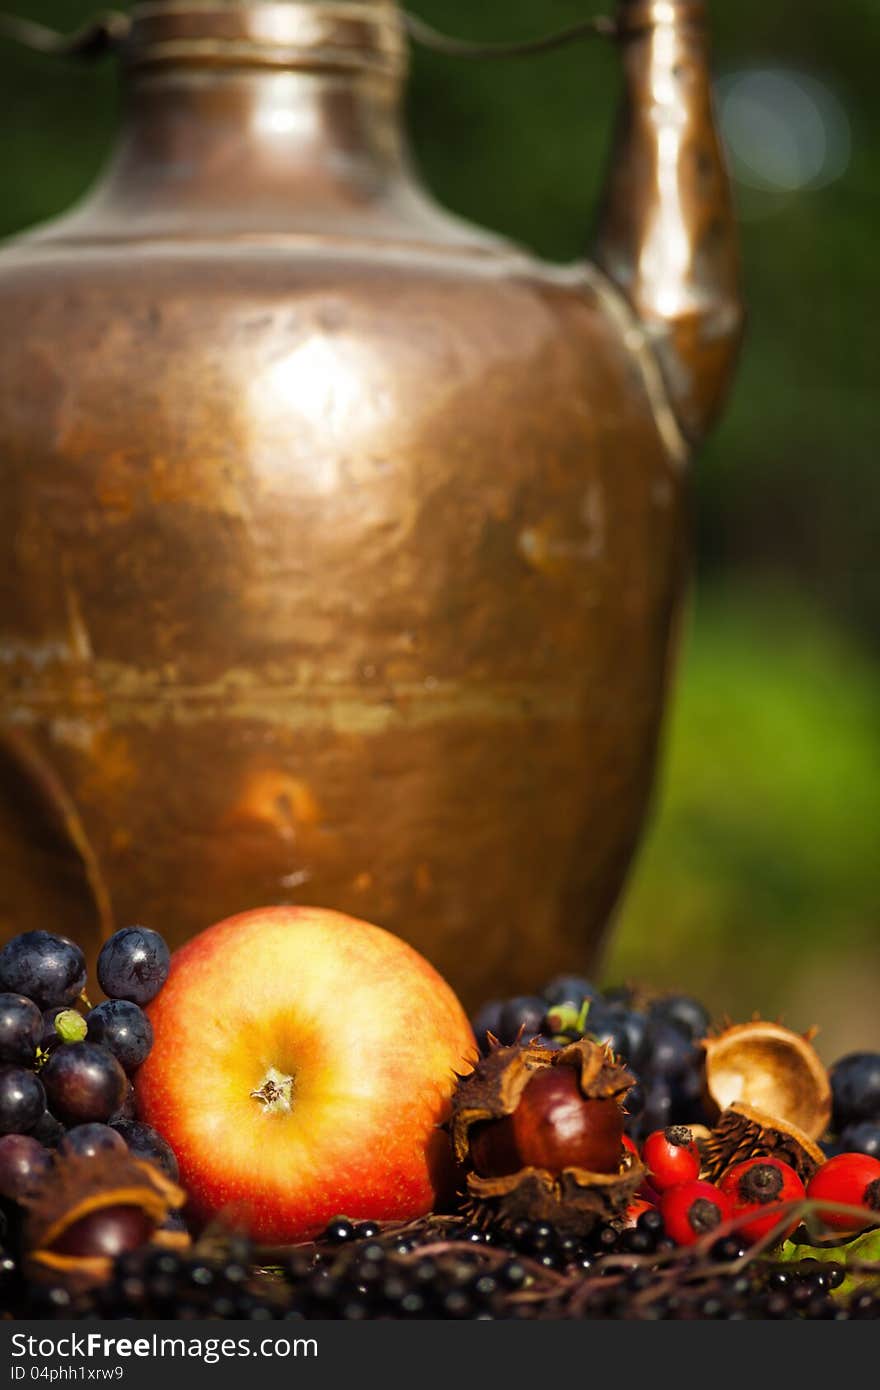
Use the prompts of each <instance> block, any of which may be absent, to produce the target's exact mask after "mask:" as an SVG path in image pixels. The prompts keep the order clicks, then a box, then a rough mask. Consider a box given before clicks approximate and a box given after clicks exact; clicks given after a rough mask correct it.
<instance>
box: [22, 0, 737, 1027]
mask: <svg viewBox="0 0 880 1390" xmlns="http://www.w3.org/2000/svg"><path fill="white" fill-rule="evenodd" d="M617 18H618V25H617V37H618V40H619V46H620V50H621V53H622V57H623V63H624V67H625V73H626V88H625V96H624V99H623V110H622V113H621V118H620V123H619V130H618V135H617V137H616V144H615V146H614V150H613V153H612V158H611V162H610V172H609V177H608V183H607V188H606V190H605V195H604V202H603V210H602V216H601V221H600V228H599V233H598V241H597V257H596V262H595V263H588V262H586V261H585V262H583V263H582V264H578V265H575V266H573V267H571V268H567V269H564V270H560V269H558V268H552V267H548V266H545V265H542V264H540V263H539V262H537V261H536V260H535V259H534V258H533V257H532V256H531V255H529V254H527V253H526V252H524V251H522V250H520V249H518V248H517V247H515V246H512V245H510V244H508V243H507V242H505V241H503V240H501V239H499V238H498V237H496V236H492V235H490V234H488V233H486V232H483V231H481V230H478V229H476V228H474V227H471V226H469V225H467V224H465V223H463V222H461V221H459V220H458V219H456V218H453V217H451V216H449V215H448V214H446V213H445V212H443V211H442V210H441V209H440V208H438V207H437V206H436V205H435V204H434V203H433V202H432V201H431V199H430V198H429V197H428V195H427V194H426V193H425V192H424V191H423V189H422V188H421V187H420V186H419V184H418V182H417V181H416V179H415V178H414V175H413V172H412V170H411V168H410V164H409V161H408V157H407V153H406V148H405V141H404V136H403V134H402V130H401V125H400V110H399V108H400V95H401V88H402V83H403V79H404V69H405V64H406V48H407V45H406V42H405V39H404V31H403V28H402V25H401V17H400V14H399V12H398V10H397V8H396V6H395V4H393V3H391V0H356V2H355V3H352V2H351V0H349V2H348V3H343V4H333V3H290V2H289V0H278V3H265V4H264V3H252V4H245V3H217V4H216V5H211V4H205V3H203V2H199V3H197V0H192V4H188V3H187V0H174V2H173V3H161V2H159V0H157V3H151V4H145V5H142V6H140V7H139V8H137V9H136V10H135V12H134V22H133V25H132V28H131V31H130V34H129V37H128V38H127V40H126V43H125V49H124V55H123V60H124V66H125V90H126V118H125V122H124V125H123V129H122V132H121V135H120V138H119V143H118V145H117V148H116V152H115V155H114V157H113V159H112V162H111V164H110V167H109V169H108V170H107V172H106V174H105V175H104V177H103V179H102V180H101V182H100V183H99V184H98V186H97V187H96V188H95V189H94V191H93V192H92V194H91V195H90V197H89V198H88V199H87V200H86V201H85V202H84V203H83V204H81V205H80V206H78V207H77V208H75V209H74V210H73V211H72V212H70V213H69V214H67V215H66V216H64V217H62V218H60V219H59V220H58V221H55V222H53V223H52V224H50V225H48V226H44V227H41V228H39V229H38V230H36V231H33V232H31V233H29V234H28V235H26V236H23V237H21V238H20V239H18V240H17V241H16V242H15V243H13V244H11V245H10V246H9V247H7V249H6V250H5V251H4V252H3V254H2V256H0V316H2V322H3V324H4V332H3V335H2V339H0V468H2V475H0V476H2V499H3V519H4V528H5V529H4V542H5V543H4V546H3V550H2V585H0V654H2V727H3V736H2V754H0V772H2V781H0V785H2V795H0V920H2V926H3V931H4V932H6V933H7V934H9V933H11V932H13V931H17V930H21V929H23V928H25V927H30V926H37V925H39V926H43V927H47V926H49V927H55V928H59V929H64V930H67V931H68V932H70V933H75V934H76V935H77V936H78V937H80V939H82V940H83V941H88V942H90V943H91V944H92V946H93V947H94V946H95V945H97V943H98V942H99V940H100V938H101V936H102V934H106V933H107V932H108V931H109V930H111V929H112V927H113V925H114V924H119V923H124V922H130V921H133V920H140V921H145V922H148V923H150V924H152V925H155V926H156V927H158V928H159V929H160V930H162V931H163V932H165V933H166V934H167V935H168V937H169V938H170V940H171V941H172V942H174V943H178V942H180V941H182V940H184V939H185V938H186V937H188V936H189V935H191V934H192V933H193V932H195V931H197V930H198V929H199V928H201V927H203V926H206V925H207V924H208V923H210V922H211V921H213V920H215V919H217V918H219V917H222V916H224V915H226V914H228V913H231V912H235V911H237V910H239V909H244V908H249V907H253V906H255V905H258V904H265V903H271V902H283V901H295V902H304V903H319V904H323V905H326V906H331V907H335V908H339V909H341V910H343V911H345V912H349V913H352V914H355V915H357V916H360V917H366V918H371V919H373V920H375V921H376V922H379V923H382V924H384V925H386V926H388V927H390V928H391V929H393V930H394V931H397V932H399V933H400V934H401V935H403V936H404V937H406V938H407V939H408V940H410V941H412V942H413V943H414V944H415V945H416V946H417V947H419V948H420V949H422V950H423V951H425V952H426V953H427V955H428V956H429V957H430V958H431V959H432V960H433V961H434V962H435V963H436V964H437V966H438V967H439V968H440V969H441V970H442V971H444V972H445V973H446V974H447V975H448V977H449V978H450V980H451V981H452V982H453V983H454V984H455V985H456V986H457V987H458V988H459V989H460V990H462V992H463V994H464V995H465V997H466V998H469V999H471V1000H473V999H475V998H477V997H478V996H480V995H481V994H483V993H484V991H486V990H487V989H488V988H490V987H491V988H492V990H493V991H496V992H497V991H499V990H503V989H515V988H517V987H520V986H524V985H525V984H526V983H527V982H534V980H536V979H538V978H540V976H541V974H542V972H545V971H546V972H549V971H551V970H553V969H555V968H557V967H571V966H575V965H587V964H588V963H589V961H590V959H591V957H592V956H594V955H595V952H596V950H597V948H598V946H599V944H600V942H601V939H602V934H603V931H604V928H605V925H606V923H607V920H608V916H609V912H610V910H611V908H612V906H613V904H614V901H615V899H616V897H617V894H618V891H619V889H620V886H621V883H622V880H623V877H624V874H625V871H626V868H627V865H628V863H629V860H630V857H631V855H632V852H633V849H634V846H635V844H636V841H637V838H638V834H639V830H640V827H641V824H642V819H643V816H644V813H645V806H646V801H647V798H648V794H649V790H650V787H651V780H652V772H653V766H654V757H655V749H656V744H657V732H658V724H659V721H660V716H661V711H662V707H663V702H664V695H665V691H666V685H667V681H668V677H669V668H670V659H671V651H672V648H673V646H674V642H673V634H674V631H675V617H676V612H677V609H678V604H679V599H680V596H681V593H682V587H683V584H684V581H685V577H686V570H687V562H686V552H687V545H686V537H687V526H686V517H685V493H686V490H687V474H688V461H689V458H690V456H691V453H692V450H693V448H694V446H695V445H696V444H697V443H698V442H699V440H700V439H701V437H702V436H703V434H704V433H705V431H706V429H707V427H708V426H709V424H710V423H711V421H712V420H713V418H714V417H715V415H716V413H717V411H718V409H719V407H720V405H721V403H722V400H723V397H724V394H725V391H726V388H727V385H728V380H729V377H730V373H731V369H732V364H733V360H734V357H735V353H736V348H737V343H738V339H739V335H740V325H741V310H740V302H739V295H738V288H737V257H736V249H735V235H734V226H733V217H732V213H731V206H730V201H729V193H728V187H727V181H726V177H725V172H724V167H723V163H722V158H721V155H720V151H719V146H718V139H717V135H716V132H715V128H714V125H713V119H712V112H711V104H710V88H709V75H708V68H707V56H706V36H705V28H704V6H703V4H702V3H683V0H647V3H642V0H622V2H621V3H620V5H619V8H618V16H617Z"/></svg>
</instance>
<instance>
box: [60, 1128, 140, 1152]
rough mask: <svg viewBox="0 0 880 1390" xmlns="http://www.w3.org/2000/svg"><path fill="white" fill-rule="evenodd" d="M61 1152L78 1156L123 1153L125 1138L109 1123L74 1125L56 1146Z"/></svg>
mask: <svg viewBox="0 0 880 1390" xmlns="http://www.w3.org/2000/svg"><path fill="white" fill-rule="evenodd" d="M58 1151H59V1153H61V1154H76V1155H77V1156H78V1157H80V1158H95V1157H97V1155H98V1154H104V1153H125V1140H124V1139H123V1137H122V1135H121V1134H119V1133H118V1132H117V1131H116V1130H115V1129H111V1128H110V1126H109V1125H102V1124H94V1123H92V1124H85V1125H74V1126H73V1129H69V1130H68V1131H67V1133H66V1134H65V1136H64V1138H63V1139H62V1141H61V1143H60V1144H59V1146H58Z"/></svg>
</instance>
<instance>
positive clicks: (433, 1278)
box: [27, 1212, 880, 1321]
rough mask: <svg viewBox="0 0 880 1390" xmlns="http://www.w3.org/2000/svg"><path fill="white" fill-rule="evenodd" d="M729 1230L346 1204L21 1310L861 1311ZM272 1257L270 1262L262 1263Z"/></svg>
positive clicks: (136, 1263)
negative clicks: (384, 1223) (669, 1229)
mask: <svg viewBox="0 0 880 1390" xmlns="http://www.w3.org/2000/svg"><path fill="white" fill-rule="evenodd" d="M745 1256H746V1252H745V1250H744V1247H743V1246H742V1244H741V1243H740V1242H739V1240H738V1239H737V1238H736V1237H733V1236H731V1237H727V1238H725V1239H723V1240H720V1241H718V1242H717V1244H716V1245H715V1247H714V1248H713V1249H712V1251H711V1252H710V1253H709V1255H708V1256H706V1257H703V1258H697V1257H696V1256H695V1255H694V1254H693V1253H690V1252H684V1251H681V1250H679V1249H677V1248H676V1247H675V1245H674V1243H673V1242H672V1241H670V1240H669V1239H668V1238H667V1237H666V1235H665V1233H664V1231H663V1223H662V1218H660V1217H659V1214H658V1213H657V1212H645V1213H644V1214H643V1215H642V1216H641V1217H640V1218H639V1221H638V1222H637V1224H636V1225H635V1226H634V1227H628V1228H620V1227H617V1226H613V1225H602V1226H600V1227H598V1228H597V1229H596V1230H595V1231H593V1232H592V1233H591V1235H590V1236H589V1237H587V1238H585V1239H582V1240H578V1239H576V1238H574V1237H568V1236H564V1235H561V1234H560V1233H559V1232H557V1231H555V1230H554V1229H553V1228H552V1227H549V1226H548V1225H547V1224H546V1223H544V1222H525V1221H523V1222H519V1223H517V1225H516V1226H514V1227H513V1228H511V1229H503V1230H502V1229H497V1228H492V1227H490V1228H488V1229H486V1230H478V1229H476V1228H475V1227H470V1226H468V1225H467V1224H466V1223H465V1222H464V1221H462V1220H460V1219H455V1218H446V1219H436V1218H435V1219H430V1218H429V1219H427V1220H425V1221H424V1222H420V1223H418V1224H416V1225H413V1226H409V1227H406V1228H403V1229H399V1230H397V1231H394V1230H388V1229H382V1228H380V1227H378V1226H377V1225H376V1224H375V1223H371V1222H360V1223H357V1222H352V1221H348V1220H346V1219H345V1218H343V1217H340V1218H337V1219H336V1220H335V1221H333V1222H331V1223H330V1225H329V1226H328V1227H327V1229H326V1231H325V1232H324V1234H323V1236H322V1237H321V1239H320V1240H319V1241H317V1242H316V1243H315V1245H314V1246H311V1247H298V1248H294V1249H291V1250H289V1251H288V1252H286V1253H285V1252H281V1251H278V1252H271V1253H270V1252H263V1251H260V1250H259V1249H255V1248H254V1247H252V1246H251V1245H250V1244H249V1243H248V1242H247V1241H246V1240H244V1239H239V1238H232V1239H230V1240H229V1241H227V1242H226V1243H225V1244H224V1246H223V1247H222V1249H216V1250H215V1251H214V1253H206V1252H204V1251H200V1250H198V1249H196V1250H190V1251H183V1252H179V1251H170V1250H160V1249H156V1248H155V1247H154V1248H150V1247H147V1248H145V1249H141V1250H137V1251H132V1252H130V1253H128V1254H125V1255H121V1256H120V1257H119V1258H118V1259H117V1261H116V1263H115V1265H114V1269H113V1274H112V1277H111V1278H110V1280H109V1281H108V1282H106V1283H104V1284H102V1285H101V1286H100V1287H99V1288H97V1289H95V1290H93V1291H92V1292H91V1293H90V1294H88V1295H81V1296H79V1297H78V1298H75V1297H73V1296H72V1295H71V1294H70V1293H69V1292H68V1291H67V1290H65V1289H64V1288H63V1287H45V1288H36V1289H33V1290H31V1291H29V1296H28V1302H27V1312H28V1314H29V1315H31V1316H36V1317H42V1318H49V1317H80V1318H82V1317H94V1316H98V1317H101V1318H170V1317H174V1318H178V1319H183V1320H188V1319H198V1318H222V1319H246V1320H250V1321H264V1320H270V1319H288V1320H307V1321H311V1320H313V1319H319V1320H320V1319H342V1320H345V1321H362V1320H367V1319H376V1318H383V1319H387V1318H393V1319H408V1318H432V1319H438V1318H439V1319H477V1320H486V1319H493V1320H498V1319H524V1318H528V1319H533V1318H554V1319H559V1318H572V1317H576V1318H617V1319H646V1320H667V1319H670V1320H678V1319H688V1320H690V1319H694V1318H708V1319H732V1320H743V1319H755V1318H769V1319H785V1318H799V1319H832V1318H833V1319H836V1320H840V1319H848V1318H851V1319H859V1320H861V1319H866V1318H877V1317H878V1316H880V1298H878V1295H877V1292H876V1291H875V1290H872V1289H871V1288H870V1287H868V1286H865V1287H863V1288H861V1289H859V1290H857V1291H856V1293H855V1294H854V1295H853V1296H851V1297H850V1298H849V1299H847V1300H841V1299H840V1298H839V1297H834V1296H833V1295H834V1294H835V1291H837V1290H839V1289H840V1286H841V1284H842V1282H843V1280H844V1278H845V1271H844V1269H843V1267H842V1266H841V1265H839V1264H834V1263H825V1262H821V1261H819V1260H804V1261H802V1262H801V1263H800V1264H798V1265H771V1264H768V1263H766V1262H765V1261H764V1260H760V1259H758V1260H750V1259H748V1258H745ZM267 1261H268V1263H267Z"/></svg>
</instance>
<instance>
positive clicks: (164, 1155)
mask: <svg viewBox="0 0 880 1390" xmlns="http://www.w3.org/2000/svg"><path fill="white" fill-rule="evenodd" d="M113 1128H114V1129H115V1130H116V1132H117V1134H121V1135H122V1137H123V1139H124V1140H125V1142H126V1144H127V1145H128V1147H129V1150H130V1152H131V1153H133V1154H134V1156H135V1158H143V1159H146V1160H147V1162H149V1163H155V1164H156V1166H157V1167H158V1168H161V1169H162V1171H163V1172H165V1173H167V1174H168V1176H169V1178H171V1180H172V1182H176V1181H177V1179H178V1176H179V1173H178V1167H177V1158H176V1157H175V1154H174V1150H173V1149H172V1147H171V1145H170V1144H169V1143H168V1141H167V1139H163V1138H162V1135H161V1134H160V1133H159V1131H158V1130H156V1129H153V1126H152V1125H146V1124H144V1123H143V1122H142V1121H141V1120H115V1121H114V1122H113Z"/></svg>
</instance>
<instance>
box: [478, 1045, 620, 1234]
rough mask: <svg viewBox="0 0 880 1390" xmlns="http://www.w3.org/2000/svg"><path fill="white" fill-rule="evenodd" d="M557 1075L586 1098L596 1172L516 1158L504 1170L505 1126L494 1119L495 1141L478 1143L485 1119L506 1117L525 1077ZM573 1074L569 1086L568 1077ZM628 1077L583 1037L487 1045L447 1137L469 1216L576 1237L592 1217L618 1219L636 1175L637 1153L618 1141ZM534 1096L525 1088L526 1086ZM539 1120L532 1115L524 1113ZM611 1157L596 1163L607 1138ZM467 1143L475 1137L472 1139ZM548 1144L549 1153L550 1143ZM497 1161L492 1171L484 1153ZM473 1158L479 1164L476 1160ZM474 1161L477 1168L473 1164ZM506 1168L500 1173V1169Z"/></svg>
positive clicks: (519, 1101)
mask: <svg viewBox="0 0 880 1390" xmlns="http://www.w3.org/2000/svg"><path fill="white" fill-rule="evenodd" d="M562 1072H564V1073H565V1083H564V1087H563V1090H565V1091H568V1090H571V1089H576V1094H577V1096H578V1097H579V1098H580V1099H581V1100H582V1101H583V1103H584V1104H585V1105H589V1104H594V1105H595V1110H594V1111H590V1112H589V1114H590V1116H591V1117H592V1116H595V1120H596V1139H597V1142H596V1153H597V1155H599V1156H600V1158H601V1160H602V1161H601V1166H602V1167H607V1168H608V1169H609V1171H604V1172H603V1171H596V1169H595V1168H594V1167H591V1168H587V1167H583V1166H578V1165H576V1164H573V1165H570V1166H564V1167H560V1168H553V1169H551V1168H549V1167H543V1166H538V1165H536V1164H525V1165H523V1166H522V1167H519V1168H516V1169H515V1171H509V1168H510V1164H509V1163H507V1162H505V1161H503V1160H505V1159H507V1158H509V1157H510V1155H511V1153H515V1152H517V1149H516V1147H514V1148H511V1145H512V1143H513V1140H512V1138H511V1135H512V1128H511V1127H510V1126H508V1127H503V1126H499V1128H498V1129H497V1131H496V1134H497V1135H500V1136H501V1138H500V1142H495V1136H494V1135H493V1142H492V1143H491V1144H488V1145H487V1144H486V1142H485V1138H486V1134H487V1131H489V1130H490V1126H491V1125H492V1123H493V1122H499V1121H506V1120H507V1119H508V1118H510V1119H511V1120H513V1119H514V1117H515V1116H516V1113H517V1112H518V1111H519V1110H520V1107H521V1106H524V1105H526V1106H529V1107H530V1108H531V1107H532V1102H531V1101H525V1102H524V1094H525V1092H526V1089H527V1088H528V1087H529V1084H530V1082H532V1081H533V1080H535V1079H536V1078H537V1077H540V1076H541V1075H542V1074H556V1073H558V1074H559V1075H560V1076H561V1075H562ZM569 1075H570V1076H571V1077H573V1078H574V1082H575V1088H572V1086H571V1083H570V1082H569V1079H568V1078H569ZM634 1084H635V1079H634V1077H633V1076H632V1075H631V1074H630V1073H629V1072H628V1071H626V1069H625V1068H624V1067H623V1066H621V1065H620V1063H619V1062H618V1061H617V1060H616V1059H615V1058H614V1056H613V1054H612V1053H611V1051H610V1050H609V1049H608V1048H607V1047H603V1046H600V1045H599V1044H597V1043H594V1042H590V1041H589V1040H587V1039H582V1040H580V1041H579V1042H575V1043H572V1044H571V1045H570V1046H569V1047H566V1048H562V1049H559V1050H554V1049H552V1048H548V1047H545V1046H543V1045H542V1044H541V1043H540V1042H538V1041H535V1042H531V1043H528V1044H526V1045H522V1044H515V1045H513V1046H512V1047H500V1046H497V1045H496V1046H494V1047H493V1048H492V1050H491V1051H490V1052H489V1055H488V1056H487V1057H484V1058H483V1059H482V1060H481V1061H480V1062H479V1063H478V1064H477V1066H476V1068H475V1069H474V1071H473V1072H471V1074H470V1075H469V1076H466V1077H463V1078H462V1079H461V1080H460V1082H459V1085H458V1087H457V1090H456V1092H455V1094H454V1096H453V1099H452V1117H451V1120H450V1134H451V1139H452V1147H453V1153H454V1155H455V1159H456V1161H457V1163H458V1165H459V1170H460V1173H461V1175H462V1180H463V1187H464V1193H465V1198H466V1205H467V1207H468V1209H469V1211H470V1213H471V1215H472V1217H473V1219H474V1220H476V1221H478V1222H480V1221H488V1220H492V1221H494V1222H495V1223H496V1224H498V1225H501V1226H511V1225H513V1224H515V1223H516V1222H517V1221H520V1220H529V1221H548V1222H551V1223H552V1224H553V1225H554V1226H555V1227H556V1228H557V1229H558V1230H560V1231H564V1232H565V1233H567V1234H572V1235H585V1234H587V1232H589V1231H590V1230H591V1229H592V1227H593V1226H594V1225H596V1223H597V1222H600V1221H608V1220H610V1219H612V1218H614V1217H618V1216H622V1215H623V1214H624V1212H625V1211H626V1208H627V1205H628V1204H629V1202H630V1200H631V1198H632V1197H633V1195H634V1194H635V1192H636V1191H637V1189H638V1188H639V1186H640V1185H641V1183H642V1181H643V1180H644V1177H645V1171H646V1170H645V1168H644V1166H643V1165H642V1163H641V1162H640V1160H639V1159H638V1157H637V1156H635V1155H634V1154H632V1153H631V1152H629V1151H627V1150H625V1149H624V1148H623V1145H622V1142H621V1137H620V1136H621V1135H622V1132H623V1121H624V1112H623V1101H624V1099H625V1097H626V1094H627V1092H628V1091H629V1089H630V1087H632V1086H633V1085H634ZM533 1094H534V1093H533ZM529 1119H530V1123H532V1122H536V1123H538V1124H540V1116H536V1117H534V1120H533V1117H532V1116H531V1115H530V1117H529ZM612 1133H613V1134H615V1135H616V1136H617V1137H616V1139H615V1140H614V1156H613V1160H612V1161H611V1162H608V1163H606V1162H605V1161H604V1158H605V1155H606V1154H607V1153H608V1145H609V1143H610V1142H611V1135H612ZM475 1140H476V1143H475ZM553 1147H554V1146H553V1144H552V1143H551V1144H550V1146H549V1148H550V1151H552V1149H553ZM487 1156H488V1158H489V1159H490V1161H491V1160H492V1159H493V1158H494V1159H498V1160H501V1161H499V1162H498V1166H497V1167H496V1169H495V1171H494V1172H489V1171H486V1170H487V1167H488V1166H490V1164H488V1163H487V1162H486V1159H487ZM478 1160H482V1161H478ZM478 1168H481V1169H482V1171H478ZM504 1169H508V1171H503V1170H504Z"/></svg>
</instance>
